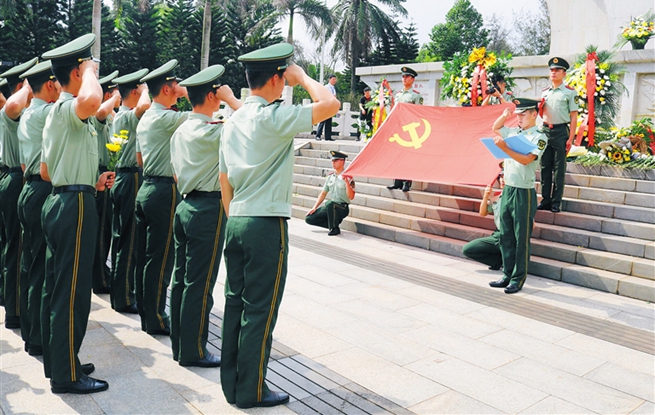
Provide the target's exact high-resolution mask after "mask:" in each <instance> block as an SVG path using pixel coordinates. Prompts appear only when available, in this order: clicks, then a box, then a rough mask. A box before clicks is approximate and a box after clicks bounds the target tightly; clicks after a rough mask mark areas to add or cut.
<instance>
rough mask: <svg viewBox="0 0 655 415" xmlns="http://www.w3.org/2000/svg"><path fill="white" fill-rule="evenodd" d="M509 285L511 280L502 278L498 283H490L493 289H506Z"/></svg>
mask: <svg viewBox="0 0 655 415" xmlns="http://www.w3.org/2000/svg"><path fill="white" fill-rule="evenodd" d="M508 285H509V278H504V277H503V278H501V279H499V280H498V281H491V282H490V283H489V286H490V287H493V288H505V287H507V286H508Z"/></svg>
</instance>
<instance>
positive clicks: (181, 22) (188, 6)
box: [157, 0, 202, 78]
mask: <svg viewBox="0 0 655 415" xmlns="http://www.w3.org/2000/svg"><path fill="white" fill-rule="evenodd" d="M194 3H195V1H194V0H169V1H168V2H167V3H163V4H161V5H160V6H158V7H159V8H160V13H159V16H160V18H159V22H158V35H159V40H158V42H157V43H158V48H157V49H158V51H159V53H158V54H157V58H158V59H157V60H158V61H159V62H161V63H164V62H166V61H168V60H170V59H177V60H178V61H179V65H180V66H179V69H178V74H179V76H181V77H183V78H184V77H188V76H191V75H193V74H194V73H195V72H197V70H198V66H199V64H200V49H199V47H200V45H199V44H197V43H196V42H194V41H193V39H200V38H201V33H202V27H201V26H199V24H200V22H198V21H197V20H196V19H194V13H195V10H196V9H195V4H194Z"/></svg>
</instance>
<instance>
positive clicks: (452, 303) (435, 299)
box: [398, 284, 488, 314]
mask: <svg viewBox="0 0 655 415" xmlns="http://www.w3.org/2000/svg"><path fill="white" fill-rule="evenodd" d="M398 294H401V295H403V296H406V297H411V298H414V299H416V300H418V301H420V302H422V303H427V304H431V305H433V306H436V307H440V308H444V309H446V310H449V311H451V312H453V313H457V314H467V313H470V312H473V311H476V310H486V309H487V308H488V307H486V306H484V305H482V304H478V303H476V302H473V301H468V300H464V299H462V298H459V297H455V296H453V295H449V294H444V293H442V292H440V291H435V290H431V289H429V288H425V287H421V286H418V285H415V284H413V285H412V286H411V287H408V288H405V289H402V290H400V291H398Z"/></svg>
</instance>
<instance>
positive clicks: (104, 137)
mask: <svg viewBox="0 0 655 415" xmlns="http://www.w3.org/2000/svg"><path fill="white" fill-rule="evenodd" d="M117 76H118V71H114V72H112V73H111V74H109V75H107V76H105V77H102V78H100V79H99V80H98V83H99V84H100V86H101V87H102V100H103V103H102V105H101V106H100V108H99V109H98V112H96V115H95V116H93V117H91V118H89V121H90V122H91V123H92V124H93V127H94V128H95V129H96V133H97V134H98V136H97V138H98V163H99V164H98V171H99V172H100V173H104V172H106V171H109V170H108V169H107V165H108V164H109V150H108V149H107V143H109V137H110V136H111V134H112V133H111V130H112V121H113V118H114V108H117V107H118V105H120V103H121V97H120V95H118V91H116V85H115V84H114V83H113V82H112V81H113V80H114V78H116V77H117ZM109 193H110V191H109V190H107V191H103V192H98V194H97V195H96V208H97V209H98V245H97V248H96V258H95V261H94V263H93V292H94V293H96V294H109V293H110V291H111V289H110V287H111V270H110V269H109V267H108V266H107V257H108V256H109V247H110V245H111V218H112V214H111V213H112V208H111V201H110V200H109Z"/></svg>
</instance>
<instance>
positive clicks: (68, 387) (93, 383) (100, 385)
mask: <svg viewBox="0 0 655 415" xmlns="http://www.w3.org/2000/svg"><path fill="white" fill-rule="evenodd" d="M108 388H109V383H107V382H105V381H104V380H99V379H94V378H90V377H88V376H86V375H84V376H82V378H81V379H80V380H78V381H76V382H65V383H57V382H54V381H52V380H51V381H50V390H52V393H78V394H85V393H95V392H102V391H106V390H107V389H108Z"/></svg>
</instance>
